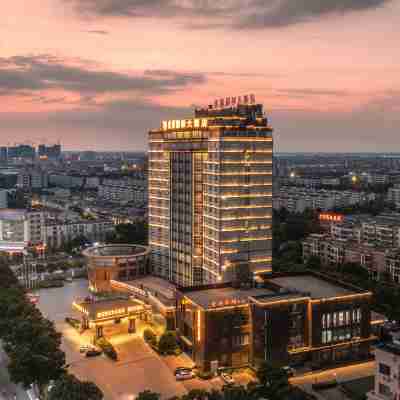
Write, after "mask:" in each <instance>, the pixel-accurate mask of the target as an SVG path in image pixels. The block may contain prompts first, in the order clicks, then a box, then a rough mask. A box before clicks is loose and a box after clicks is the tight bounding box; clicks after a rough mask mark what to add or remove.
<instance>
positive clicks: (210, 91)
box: [0, 0, 400, 151]
mask: <svg viewBox="0 0 400 400" xmlns="http://www.w3.org/2000/svg"><path fill="white" fill-rule="evenodd" d="M148 1H149V4H150V3H157V4H156V6H155V7H154V8H152V7H148V8H147V7H144V8H143V7H142V8H141V7H140V6H138V5H137V4H138V2H137V0H30V1H29V2H27V1H25V0H14V1H12V2H7V4H6V5H5V6H3V9H2V24H1V25H0V33H1V36H0V95H1V97H2V109H1V111H0V122H1V124H0V144H6V143H13V142H22V141H25V140H29V141H32V142H38V141H43V140H46V141H48V142H49V143H50V142H51V141H55V140H57V139H61V141H62V143H63V144H64V147H65V148H67V149H80V148H84V149H94V150H96V149H101V150H104V149H109V150H113V149H116V150H119V149H130V150H137V149H144V148H146V131H147V130H148V129H150V128H153V127H156V126H158V124H159V119H160V118H166V117H168V116H170V117H171V118H173V117H175V116H180V115H187V114H188V113H190V107H192V106H193V104H207V103H208V102H210V101H212V100H213V99H214V98H215V97H225V96H230V95H237V94H246V93H255V94H256V97H257V98H258V100H259V101H262V102H263V103H264V104H265V108H266V112H267V114H268V115H270V117H271V123H272V125H273V126H274V127H275V130H276V149H277V150H278V151H374V150H376V151H400V146H399V144H400V140H399V139H398V132H399V129H400V117H399V114H400V113H399V111H400V52H399V50H398V48H399V40H400V2H399V1H398V0H386V1H385V0H363V1H364V2H365V4H366V6H365V7H364V6H363V7H355V6H354V5H353V3H360V0H324V2H326V5H327V7H328V10H321V9H320V8H321V7H318V6H315V7H314V8H312V7H311V6H310V4H311V3H318V1H317V0H309V3H308V4H307V1H306V0H299V1H298V4H299V5H298V8H296V10H295V17H296V19H295V20H293V18H292V16H293V15H289V17H290V18H289V17H288V16H287V15H286V14H285V13H284V12H286V11H287V10H285V2H288V1H291V0H266V1H265V3H266V4H269V3H271V4H269V5H268V6H267V5H266V6H265V9H256V10H255V12H257V13H259V14H261V13H262V12H265V13H266V16H267V17H266V19H265V20H263V24H265V25H266V26H257V27H253V26H252V25H251V23H250V24H247V25H246V26H242V25H241V26H240V27H239V26H238V25H240V24H242V21H243V20H244V16H246V8H245V7H243V8H240V7H239V6H238V4H242V5H243V4H244V3H245V2H246V1H247V3H248V5H249V10H250V9H251V5H252V4H253V3H254V0H242V1H241V2H239V0H215V4H217V3H218V4H221V7H226V6H227V5H229V6H232V7H230V8H229V10H228V9H226V10H224V13H222V15H221V17H219V18H216V17H215V16H213V14H212V13H210V12H209V11H210V10H203V9H201V10H200V9H197V8H195V9H194V10H189V11H188V10H187V9H185V10H183V9H182V7H180V5H181V4H188V3H189V4H196V3H195V2H194V0H190V1H189V2H186V3H183V2H182V1H180V0H148ZM218 1H220V3H219V2H218ZM296 1H297V0H296ZM96 2H97V3H96ZM95 3H96V4H95ZM303 3H304V4H305V5H304V8H305V9H304V10H302V9H301V7H302V4H303ZM93 4H94V5H93ZM212 4H214V3H212ZM296 4H297V3H296ZM324 4H325V3H324ZM367 4H368V5H370V6H367ZM88 5H89V6H90V5H92V7H91V8H90V7H87V8H85V10H83V8H84V6H88ZM272 5H274V7H276V8H277V9H279V10H280V11H281V12H280V14H279V15H277V14H278V13H277V12H275V14H274V12H273V11H271V10H270V8H269V7H272ZM96 6H97V12H96ZM102 6H104V7H103V8H101V7H102ZM175 6H176V7H177V8H176V10H175V9H173V8H172V7H175ZM329 7H331V8H330V9H329ZM337 7H339V8H337ZM307 8H310V9H307ZM359 8H362V9H359ZM115 9H118V10H122V11H119V14H118V15H116V13H115V12H114V11H112V12H111V11H107V10H115ZM104 10H106V11H104ZM182 10H183V11H182ZM282 10H283V11H282ZM288 10H289V11H290V12H292V11H293V10H290V9H289V8H288ZM337 10H340V13H338V12H337ZM132 11H134V12H135V16H133V15H132V14H133V13H132ZM211 11H212V10H211ZM289 11H288V12H289ZM330 11H332V12H330ZM207 12H208V13H207ZM128 14H129V15H128ZM137 15H139V16H137ZM227 15H229V18H228V17H226V16H227ZM282 15H283V16H282ZM278 17H279V18H280V19H279V21H282V18H283V22H280V23H276V22H275V21H276V20H277V19H278ZM274 18H275V19H274ZM285 18H286V19H285ZM199 24H201V25H202V27H201V29H198V27H197V28H193V27H192V26H191V25H196V26H198V25H199ZM93 31H104V32H103V33H95V32H93ZM16 57H18V58H16ZM146 71H147V72H146ZM378 136H379V140H378ZM396 144H397V145H398V146H397V148H395V146H396Z"/></svg>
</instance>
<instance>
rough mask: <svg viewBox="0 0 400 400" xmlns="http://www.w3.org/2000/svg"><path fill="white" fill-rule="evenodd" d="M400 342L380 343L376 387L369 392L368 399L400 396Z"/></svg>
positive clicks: (386, 399) (385, 398)
mask: <svg viewBox="0 0 400 400" xmlns="http://www.w3.org/2000/svg"><path fill="white" fill-rule="evenodd" d="M399 375H400V344H399V343H398V342H394V343H386V344H381V345H378V346H377V347H376V349H375V387H374V390H372V391H371V392H369V393H368V394H367V398H368V400H388V399H396V400H397V399H399V398H400V384H399Z"/></svg>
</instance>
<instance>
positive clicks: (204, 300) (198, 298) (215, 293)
mask: <svg viewBox="0 0 400 400" xmlns="http://www.w3.org/2000/svg"><path fill="white" fill-rule="evenodd" d="M273 294H275V292H274V291H272V290H269V289H265V288H251V289H235V288H233V287H231V286H226V285H224V286H222V285H220V286H219V287H213V288H208V289H207V288H205V289H201V288H199V289H198V290H193V291H190V292H188V293H187V292H185V296H187V297H188V298H189V299H190V300H192V301H193V302H194V303H196V304H197V305H198V306H200V307H202V308H205V309H207V308H214V307H223V306H226V305H232V301H234V304H236V305H240V304H247V303H248V302H249V297H254V296H266V295H273Z"/></svg>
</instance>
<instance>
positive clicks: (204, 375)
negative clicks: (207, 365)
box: [197, 371, 214, 380]
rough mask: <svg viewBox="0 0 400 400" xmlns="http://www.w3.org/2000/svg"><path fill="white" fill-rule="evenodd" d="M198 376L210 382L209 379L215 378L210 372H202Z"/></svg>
mask: <svg viewBox="0 0 400 400" xmlns="http://www.w3.org/2000/svg"><path fill="white" fill-rule="evenodd" d="M197 376H198V377H199V378H200V379H204V380H208V379H212V378H213V377H214V373H213V372H211V371H208V372H201V371H200V372H199V373H198V374H197Z"/></svg>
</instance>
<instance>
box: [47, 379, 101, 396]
mask: <svg viewBox="0 0 400 400" xmlns="http://www.w3.org/2000/svg"><path fill="white" fill-rule="evenodd" d="M48 399H49V400H102V399H103V392H102V391H101V390H100V389H99V388H98V387H97V386H96V385H95V384H94V383H92V382H81V381H80V380H79V379H77V378H76V377H75V376H73V375H69V374H66V375H64V376H63V377H62V378H61V379H59V380H58V381H56V383H55V385H54V386H53V387H52V389H51V390H50V393H49V397H48Z"/></svg>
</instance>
